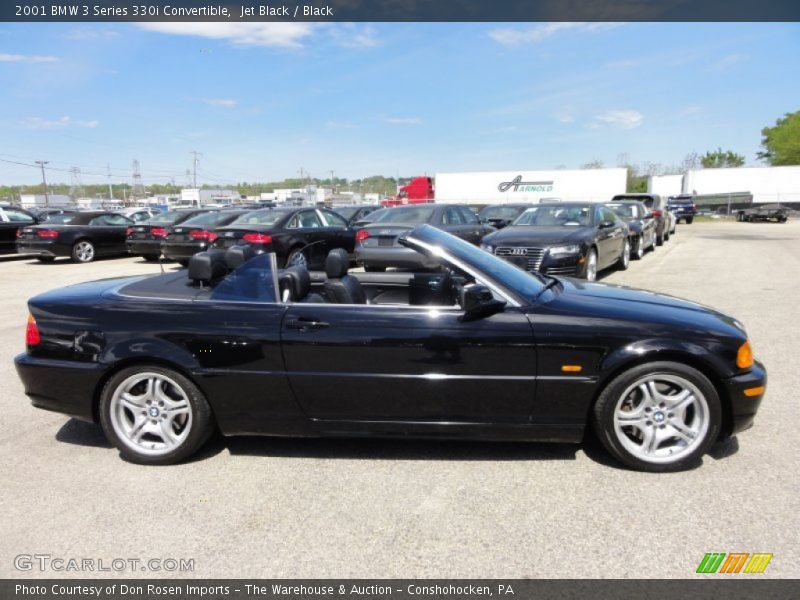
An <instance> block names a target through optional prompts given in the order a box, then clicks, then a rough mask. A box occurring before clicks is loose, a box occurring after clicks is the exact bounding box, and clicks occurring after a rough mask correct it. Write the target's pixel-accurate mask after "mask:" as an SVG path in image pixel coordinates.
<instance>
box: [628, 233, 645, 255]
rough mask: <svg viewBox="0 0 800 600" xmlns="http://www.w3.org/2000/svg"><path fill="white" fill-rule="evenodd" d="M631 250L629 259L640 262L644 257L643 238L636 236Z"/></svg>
mask: <svg viewBox="0 0 800 600" xmlns="http://www.w3.org/2000/svg"><path fill="white" fill-rule="evenodd" d="M632 247H633V250H632V251H631V258H633V259H634V260H642V257H643V256H644V238H643V237H641V236H637V237H635V238H633V246H632Z"/></svg>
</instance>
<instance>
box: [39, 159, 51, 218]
mask: <svg viewBox="0 0 800 600" xmlns="http://www.w3.org/2000/svg"><path fill="white" fill-rule="evenodd" d="M49 162H50V161H49V160H37V161H36V164H37V165H39V166H40V167H42V184H43V185H44V205H45V206H46V207H49V206H50V195H49V194H48V193H47V179H46V178H45V176H44V166H45V165H46V164H48V163H49Z"/></svg>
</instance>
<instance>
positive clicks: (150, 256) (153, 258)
mask: <svg viewBox="0 0 800 600" xmlns="http://www.w3.org/2000/svg"><path fill="white" fill-rule="evenodd" d="M142 258H144V259H145V260H146V261H147V262H158V260H159V259H160V258H161V255H160V254H144V255H143V256H142Z"/></svg>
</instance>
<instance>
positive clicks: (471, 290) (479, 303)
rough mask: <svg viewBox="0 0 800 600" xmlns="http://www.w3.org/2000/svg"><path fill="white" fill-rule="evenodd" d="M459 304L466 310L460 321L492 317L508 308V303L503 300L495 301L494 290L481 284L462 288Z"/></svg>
mask: <svg viewBox="0 0 800 600" xmlns="http://www.w3.org/2000/svg"><path fill="white" fill-rule="evenodd" d="M459 303H460V304H461V308H462V309H463V310H464V314H463V315H461V317H460V319H459V320H460V321H476V320H478V319H484V318H486V317H491V316H492V315H494V314H496V313H499V312H501V311H502V310H503V309H504V308H505V306H506V303H505V302H503V301H502V300H497V299H495V297H494V294H492V290H490V289H489V288H488V287H486V286H485V285H481V284H479V283H474V284H472V285H466V286H464V287H463V288H461V294H460V297H459Z"/></svg>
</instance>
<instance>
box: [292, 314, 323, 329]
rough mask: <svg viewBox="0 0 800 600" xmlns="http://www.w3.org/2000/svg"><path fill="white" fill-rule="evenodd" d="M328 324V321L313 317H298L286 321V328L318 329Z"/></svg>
mask: <svg viewBox="0 0 800 600" xmlns="http://www.w3.org/2000/svg"><path fill="white" fill-rule="evenodd" d="M330 326H331V324H330V323H326V322H325V321H318V320H317V319H314V318H302V317H301V318H300V319H291V320H289V321H286V329H296V330H298V331H319V330H320V329H326V328H328V327H330Z"/></svg>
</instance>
